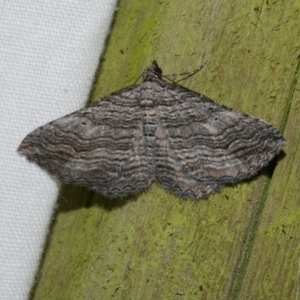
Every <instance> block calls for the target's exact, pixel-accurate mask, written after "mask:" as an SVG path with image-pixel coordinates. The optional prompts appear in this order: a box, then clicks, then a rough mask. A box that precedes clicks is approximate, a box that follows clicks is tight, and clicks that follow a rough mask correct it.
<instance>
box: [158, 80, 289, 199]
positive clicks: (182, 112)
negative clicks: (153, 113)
mask: <svg viewBox="0 0 300 300" xmlns="http://www.w3.org/2000/svg"><path fill="white" fill-rule="evenodd" d="M159 84H160V85H161V87H162V88H163V90H164V93H162V94H163V95H164V97H162V98H161V99H160V101H159V105H158V108H157V111H158V115H159V129H158V133H157V136H158V143H157V147H158V149H159V150H158V151H157V180H158V182H159V183H160V184H161V185H162V186H164V187H165V188H167V189H169V190H171V191H174V192H176V193H177V194H179V195H181V196H182V197H192V198H200V197H202V196H205V195H207V194H208V193H210V192H212V191H216V190H218V189H220V188H221V187H222V186H223V185H224V184H228V183H229V184H230V183H236V182H239V181H241V180H243V179H245V178H249V177H251V176H253V175H255V174H256V173H257V172H258V171H259V170H260V169H261V168H262V167H263V166H265V165H266V164H268V163H269V161H270V160H271V159H272V158H273V157H274V156H275V155H276V154H277V153H278V152H279V150H280V149H281V148H282V147H283V146H284V144H285V140H284V139H283V137H282V135H281V134H280V133H279V132H278V131H277V130H276V129H275V128H274V127H273V126H271V125H270V124H268V123H266V122H264V121H262V120H259V119H257V118H254V117H252V116H249V115H245V114H242V113H240V112H237V111H234V110H232V109H229V108H227V107H225V106H222V105H219V104H217V103H215V102H213V101H212V100H210V99H208V98H207V97H205V96H203V95H201V94H198V93H195V92H193V91H190V90H188V89H186V88H184V87H181V86H179V85H175V84H171V83H167V82H164V81H161V82H160V83H159Z"/></svg>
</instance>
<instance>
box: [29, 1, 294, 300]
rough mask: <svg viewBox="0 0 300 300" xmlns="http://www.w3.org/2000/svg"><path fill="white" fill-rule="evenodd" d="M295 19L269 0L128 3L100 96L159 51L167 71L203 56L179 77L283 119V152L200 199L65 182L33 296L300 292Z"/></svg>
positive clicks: (246, 108)
mask: <svg viewBox="0 0 300 300" xmlns="http://www.w3.org/2000/svg"><path fill="white" fill-rule="evenodd" d="M267 3H268V4H267ZM298 20H299V7H297V4H295V3H294V4H285V3H283V2H275V1H271V0H269V1H268V2H262V1H261V3H260V4H259V6H258V5H257V2H256V1H245V2H244V3H243V4H242V5H241V2H240V1H237V0H235V1H214V2H208V1H192V0H188V1H164V0H161V1H151V2H150V3H148V2H141V1H122V0H121V1H120V3H119V10H118V11H117V13H116V17H115V20H114V24H113V27H112V31H111V35H110V37H109V39H108V43H107V51H106V53H105V55H104V56H103V58H102V60H101V64H100V68H99V76H98V77H97V80H96V84H95V87H94V90H93V92H92V93H91V94H92V96H91V99H92V100H95V99H97V98H99V97H102V96H104V95H106V94H108V93H110V92H113V91H115V90H118V89H120V88H122V87H125V86H127V85H130V84H133V83H134V81H135V80H136V79H137V78H138V77H139V76H140V75H141V74H142V71H143V68H144V67H148V66H149V65H150V64H151V62H152V60H153V59H156V60H157V61H158V63H159V64H160V66H161V68H162V69H163V72H164V74H170V73H177V72H181V71H188V70H193V69H195V68H196V67H197V66H199V65H201V64H202V63H203V62H204V61H206V60H207V61H208V63H207V65H206V66H205V68H204V69H203V70H202V71H201V72H200V73H198V74H196V75H194V76H193V77H190V78H189V79H188V80H187V81H184V82H181V84H182V85H184V86H186V87H188V88H190V89H192V90H195V91H198V92H201V93H203V94H205V95H207V96H209V97H210V98H212V99H214V100H215V101H217V102H219V103H222V104H224V105H227V106H229V107H232V108H234V109H237V110H240V111H243V112H245V113H248V114H252V115H255V116H257V117H259V118H263V119H265V120H266V121H268V122H270V123H272V124H273V125H274V126H276V127H278V128H279V127H281V129H282V131H284V135H285V136H286V138H287V140H288V145H287V147H286V150H285V151H286V156H285V157H283V158H282V159H281V160H280V161H279V162H278V165H277V167H276V170H275V172H274V174H273V176H272V177H270V176H269V170H270V169H268V168H266V169H265V170H264V171H263V172H261V173H260V174H258V175H257V176H256V177H255V178H254V179H253V180H250V181H246V182H244V183H241V184H238V185H235V186H232V187H226V188H224V189H223V190H222V191H221V192H219V193H216V194H213V195H211V196H209V197H208V198H207V199H202V200H199V201H192V200H183V199H180V198H178V197H176V196H175V195H173V194H171V193H168V192H166V191H165V190H163V189H162V188H160V187H159V186H158V185H153V186H152V187H151V188H150V189H149V190H147V191H145V192H144V193H142V194H140V195H138V196H136V197H131V198H128V199H125V200H116V201H111V200H110V201H109V200H106V199H104V198H103V197H102V196H101V195H99V194H96V193H93V192H90V191H88V190H86V189H85V188H81V187H74V186H64V187H63V189H62V192H61V197H60V199H59V206H58V209H57V211H56V214H55V217H54V222H53V225H52V227H51V230H50V235H49V240H48V243H47V247H46V251H45V255H44V258H43V261H42V265H41V269H40V272H39V276H38V281H37V285H36V287H35V289H34V291H33V297H32V298H33V299H112V298H113V299H230V298H232V299H275V297H274V298H272V297H271V296H270V297H269V298H268V297H265V298H263V297H264V296H265V295H271V293H272V291H274V295H278V293H279V291H280V293H281V294H279V295H280V297H279V299H290V298H287V296H288V295H292V297H295V295H296V290H297V282H298V281H297V270H298V269H297V268H298V256H299V251H298V250H299V246H298V244H299V243H297V241H298V238H299V235H298V234H297V230H298V232H299V228H298V226H299V225H298V224H299V222H298V218H297V216H298V213H299V209H298V206H299V196H298V195H299V188H298V186H297V183H299V175H298V174H299V152H300V151H299V149H298V152H296V150H295V149H297V147H298V148H299V146H298V144H299V143H298V141H299V116H298V115H299V112H298V110H297V109H298V108H299V101H298V100H297V99H299V88H298V90H297V87H299V85H295V92H294V93H291V86H292V82H294V80H295V78H297V76H296V75H295V69H296V66H297V55H298V53H297V49H298V50H299V39H298V38H296V37H299V36H300V35H299V28H300V27H299V21H298ZM297 92H298V98H296V93H297ZM291 94H292V95H291ZM288 107H290V108H289V109H288ZM292 112H293V113H292ZM297 155H298V156H297ZM297 191H298V194H297ZM297 197H298V198H297ZM297 200H298V202H297ZM297 205H298V206H297ZM283 225H284V226H283ZM282 230H284V231H285V233H283V231H282ZM290 236H292V239H291V240H289V237H290ZM278 243H279V244H278ZM285 251H287V253H288V255H289V257H290V258H289V259H286V256H285ZM266 254H267V255H266ZM292 254H293V255H292ZM264 256H265V259H264V260H263V263H262V260H261V259H262V257H264ZM291 263H293V268H292V270H290V271H288V268H289V266H290V264H291ZM275 265H276V266H275ZM271 266H273V268H271ZM266 268H268V270H269V271H268V272H266ZM279 268H280V269H279ZM279 270H285V273H284V276H282V273H278V271H279ZM276 272H277V273H276ZM279 275H280V276H279ZM265 276H268V277H267V279H266V277H265ZM263 280H266V281H263ZM278 281H280V282H279V283H278ZM262 282H263V283H266V285H264V286H262V284H261V283H262ZM276 284H277V285H278V286H276ZM265 287H267V293H266V291H265ZM282 287H283V289H282ZM252 295H253V297H252ZM285 297H286V298H285Z"/></svg>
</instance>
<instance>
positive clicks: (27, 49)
mask: <svg viewBox="0 0 300 300" xmlns="http://www.w3.org/2000/svg"><path fill="white" fill-rule="evenodd" d="M116 2H117V1H116V0H101V1H98V0H90V1H53V0H52V1H34V0H29V1H22V0H15V1H1V2H0V112H1V118H0V170H1V171H0V182H1V185H0V191H1V197H0V205H1V209H0V262H1V263H0V295H1V296H0V298H1V299H3V300H6V299H9V300H10V299H11V300H12V299H13V300H18V299H27V298H28V294H29V292H30V289H31V287H32V285H33V283H34V277H35V273H36V270H37V267H38V266H39V260H40V257H41V254H42V251H43V246H44V242H45V239H46V235H47V232H48V226H49V222H50V220H51V216H52V213H53V209H54V206H55V203H56V200H57V193H58V188H59V187H58V185H57V184H56V183H55V182H54V181H53V180H52V179H51V178H50V176H48V175H47V174H46V173H45V172H44V171H42V170H41V169H40V168H39V167H37V166H36V165H34V164H31V163H29V162H27V161H26V160H25V158H23V157H21V156H20V155H18V153H17V152H16V149H17V147H18V145H19V143H20V142H21V140H22V139H23V138H24V137H25V136H26V135H27V134H28V133H29V132H30V131H32V130H33V129H35V128H36V127H38V126H40V125H43V124H45V123H46V122H49V121H51V120H53V119H55V118H58V117H60V116H63V115H65V114H67V113H70V112H72V111H74V110H76V109H79V108H80V107H82V106H84V104H85V103H86V101H87V97H88V95H89V92H90V88H91V84H92V80H93V77H94V73H95V70H96V68H97V66H98V61H99V57H100V54H101V52H102V51H103V49H104V42H105V39H106V37H107V35H108V34H109V30H110V24H111V21H112V17H113V14H114V11H115V8H116Z"/></svg>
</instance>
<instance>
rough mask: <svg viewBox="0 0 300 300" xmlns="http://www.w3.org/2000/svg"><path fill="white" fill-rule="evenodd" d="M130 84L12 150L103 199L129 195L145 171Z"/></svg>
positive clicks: (144, 180)
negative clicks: (16, 150)
mask: <svg viewBox="0 0 300 300" xmlns="http://www.w3.org/2000/svg"><path fill="white" fill-rule="evenodd" d="M135 88H136V87H135V86H131V87H128V88H125V89H123V90H121V91H119V92H117V93H113V94H111V95H109V97H104V98H102V99H101V100H100V101H97V102H95V103H93V104H91V105H90V106H87V107H85V108H83V109H80V110H78V111H76V112H74V113H72V114H69V115H67V116H65V117H62V118H59V119H57V120H55V121H53V122H50V123H48V124H46V125H44V126H41V127H39V128H37V129H36V130H34V131H33V132H32V133H30V134H29V135H28V136H27V137H26V138H25V139H24V140H23V141H22V143H21V145H20V146H19V149H18V151H19V152H20V153H22V154H24V155H26V156H27V158H28V159H29V160H31V161H34V162H36V163H37V164H38V165H40V166H41V167H43V168H44V169H46V170H47V171H48V172H50V173H51V174H53V175H55V176H56V177H57V178H59V179H60V180H62V181H64V182H67V183H73V184H78V185H83V186H87V187H89V188H91V189H94V190H97V191H99V192H101V193H102V194H103V195H105V196H108V197H112V198H113V197H123V196H126V195H128V194H135V193H137V192H139V191H140V190H142V189H144V188H146V187H148V186H149V185H150V184H151V182H152V181H153V179H152V178H151V177H150V175H149V174H148V172H147V166H146V162H145V159H144V157H145V149H144V146H143V137H142V131H141V111H140V110H139V109H138V105H137V103H136V101H135V99H133V97H134V89H135Z"/></svg>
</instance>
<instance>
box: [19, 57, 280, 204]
mask: <svg viewBox="0 0 300 300" xmlns="http://www.w3.org/2000/svg"><path fill="white" fill-rule="evenodd" d="M284 145H285V139H284V138H283V136H282V135H281V133H280V132H279V131H278V130H277V129H275V128H274V127H273V126H272V125H270V124H268V123H267V122H265V121H263V120H260V119H258V118H255V117H253V116H249V115H246V114H243V113H240V112H238V111H235V110H233V109H230V108H227V107H225V106H223V105H221V104H218V103H216V102H214V101H212V100H211V99H209V98H208V97H206V96H204V95H202V94H199V93H196V92H194V91H191V90H189V89H186V88H184V87H182V86H180V85H178V84H176V83H173V82H171V83H170V82H167V81H165V80H164V79H163V78H162V70H161V69H160V67H159V66H158V64H157V62H156V61H153V63H152V65H151V66H150V67H149V68H148V69H147V70H146V74H145V78H144V80H143V82H142V83H140V84H135V85H131V86H129V87H126V88H124V89H121V90H119V91H117V92H114V93H112V94H110V95H108V96H105V97H103V98H102V99H99V100H98V101H97V102H94V103H92V104H91V105H88V106H86V107H84V108H82V109H80V110H78V111H75V112H73V113H71V114H68V115H66V116H64V117H62V118H59V119H57V120H54V121H52V122H50V123H48V124H46V125H44V126H41V127H39V128H37V129H35V130H34V131H33V132H31V133H30V134H28V135H27V136H26V137H25V138H24V140H23V141H22V143H21V144H20V146H19V148H18V152H19V153H21V154H22V155H25V156H26V157H27V159H28V160H29V161H33V162H35V163H37V164H38V165H39V166H40V167H42V168H44V169H45V170H47V171H48V172H49V173H50V174H52V175H54V176H56V177H57V178H58V179H60V180H61V181H63V182H66V183H72V184H77V185H82V186H86V187H88V188H90V189H92V190H95V191H97V192H99V193H101V194H103V195H104V196H106V197H108V198H117V197H125V196H128V195H134V194H136V193H139V192H141V191H142V190H144V189H146V188H148V187H149V186H150V185H151V183H152V182H154V181H157V182H158V183H159V184H160V185H161V186H162V187H164V188H166V189H167V190H169V191H171V192H174V193H175V194H177V195H179V196H181V197H184V198H185V197H189V198H196V199H198V198H201V197H204V196H206V195H207V194H209V193H211V192H214V191H217V190H219V189H220V188H222V187H223V186H224V185H225V184H234V183H237V182H239V181H241V180H243V179H247V178H250V177H252V176H254V175H255V174H257V172H258V171H259V170H260V169H261V168H263V167H264V166H266V165H267V164H268V163H269V162H270V160H272V158H273V157H274V156H275V155H276V154H277V153H278V152H279V151H280V150H281V149H282V148H283V147H284Z"/></svg>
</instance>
